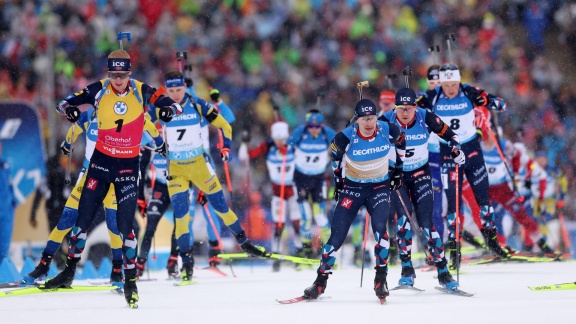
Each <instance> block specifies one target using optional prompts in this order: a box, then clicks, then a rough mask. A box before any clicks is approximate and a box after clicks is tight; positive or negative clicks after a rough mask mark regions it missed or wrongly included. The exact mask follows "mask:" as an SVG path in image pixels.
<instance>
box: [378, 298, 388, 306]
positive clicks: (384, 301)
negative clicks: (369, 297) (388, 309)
mask: <svg viewBox="0 0 576 324" xmlns="http://www.w3.org/2000/svg"><path fill="white" fill-rule="evenodd" d="M378 299H379V300H380V305H385V304H387V302H386V297H384V298H380V297H378Z"/></svg>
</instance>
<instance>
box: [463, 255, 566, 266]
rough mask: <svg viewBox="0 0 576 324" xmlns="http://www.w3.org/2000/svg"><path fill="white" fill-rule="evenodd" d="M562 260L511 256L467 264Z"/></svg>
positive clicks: (490, 258) (559, 259)
mask: <svg viewBox="0 0 576 324" xmlns="http://www.w3.org/2000/svg"><path fill="white" fill-rule="evenodd" d="M562 260H563V259H561V258H558V257H545V256H544V257H539V256H532V255H516V254H514V255H511V256H510V257H509V258H501V257H497V256H496V257H495V256H493V257H489V258H484V259H481V260H478V261H474V262H469V263H468V265H480V264H489V263H501V262H518V263H521V262H557V261H562Z"/></svg>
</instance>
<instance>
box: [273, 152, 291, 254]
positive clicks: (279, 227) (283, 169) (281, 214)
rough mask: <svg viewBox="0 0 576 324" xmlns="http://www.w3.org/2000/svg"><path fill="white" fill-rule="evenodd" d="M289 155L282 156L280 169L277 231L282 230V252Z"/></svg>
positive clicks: (280, 239)
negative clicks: (285, 187)
mask: <svg viewBox="0 0 576 324" xmlns="http://www.w3.org/2000/svg"><path fill="white" fill-rule="evenodd" d="M287 156H288V152H286V154H284V155H283V156H282V166H281V169H280V208H279V211H278V224H277V225H276V226H277V231H280V235H278V252H280V244H281V242H282V232H283V231H282V229H283V217H284V194H285V193H284V181H285V177H286V158H287Z"/></svg>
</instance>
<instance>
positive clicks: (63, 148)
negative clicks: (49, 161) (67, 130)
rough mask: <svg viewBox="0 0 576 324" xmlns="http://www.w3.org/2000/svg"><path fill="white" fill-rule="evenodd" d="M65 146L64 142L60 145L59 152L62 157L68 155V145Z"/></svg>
mask: <svg viewBox="0 0 576 324" xmlns="http://www.w3.org/2000/svg"><path fill="white" fill-rule="evenodd" d="M67 144H68V143H66V141H63V142H62V144H60V152H62V154H64V155H70V144H68V145H67Z"/></svg>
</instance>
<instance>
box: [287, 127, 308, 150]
mask: <svg viewBox="0 0 576 324" xmlns="http://www.w3.org/2000/svg"><path fill="white" fill-rule="evenodd" d="M304 127H306V126H303V125H300V126H298V127H296V129H295V130H294V131H293V132H292V134H290V137H289V138H288V141H286V145H288V146H292V147H294V146H295V145H296V144H297V143H298V142H300V139H301V138H302V134H304Z"/></svg>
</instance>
